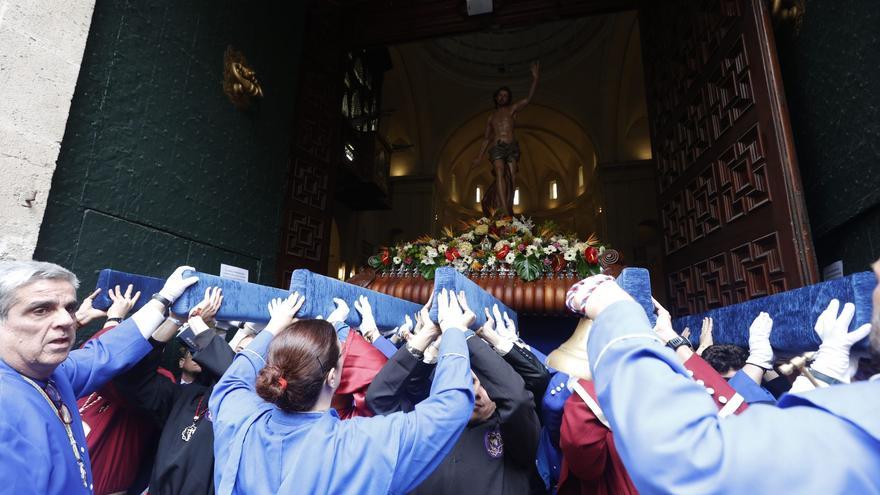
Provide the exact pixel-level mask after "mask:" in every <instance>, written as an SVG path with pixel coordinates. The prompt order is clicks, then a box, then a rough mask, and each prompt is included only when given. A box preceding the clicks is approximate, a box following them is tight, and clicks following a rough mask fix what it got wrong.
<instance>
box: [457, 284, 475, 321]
mask: <svg viewBox="0 0 880 495" xmlns="http://www.w3.org/2000/svg"><path fill="white" fill-rule="evenodd" d="M456 297H457V299H458V305H459V306H460V307H461V310H462V311H464V313H465V316H466V317H468V318H470V319H471V320H472V322H471V325H473V324H474V322H476V321H477V314H476V313H474V312H473V311H472V310H471V308H470V306H468V302H467V298H466V297H465V296H464V291H463V290H460V291H458V294H457V295H456Z"/></svg>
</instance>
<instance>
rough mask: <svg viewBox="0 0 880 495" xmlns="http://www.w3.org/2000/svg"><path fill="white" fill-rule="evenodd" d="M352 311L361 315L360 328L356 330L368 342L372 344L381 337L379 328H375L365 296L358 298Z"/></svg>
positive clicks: (371, 309) (374, 319) (371, 312)
mask: <svg viewBox="0 0 880 495" xmlns="http://www.w3.org/2000/svg"><path fill="white" fill-rule="evenodd" d="M354 309H356V310H357V312H358V313H360V315H361V326H360V327H359V328H358V330H359V331H360V332H361V334H362V335H363V336H364V337H365V338H366V339H367V340H369V341H370V342H373V341H374V340H376V339H377V338H379V336H380V335H381V334H380V333H379V327H378V326H376V318H374V317H373V308H372V306H370V301H369V300H368V299H367V296H358V298H357V300H355V302H354Z"/></svg>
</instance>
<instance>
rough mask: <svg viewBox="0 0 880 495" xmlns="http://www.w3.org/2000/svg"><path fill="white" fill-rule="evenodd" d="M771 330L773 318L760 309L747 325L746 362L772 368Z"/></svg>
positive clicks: (766, 368)
mask: <svg viewBox="0 0 880 495" xmlns="http://www.w3.org/2000/svg"><path fill="white" fill-rule="evenodd" d="M772 330H773V319H772V318H770V315H769V314H767V313H764V312H763V311H762V312H761V313H759V314H758V317H757V318H755V321H753V322H752V325H751V326H750V327H749V358H748V359H746V363H747V364H753V365H755V366H757V367H759V368H763V369H765V370H769V369H773V348H772V347H771V346H770V332H771V331H772Z"/></svg>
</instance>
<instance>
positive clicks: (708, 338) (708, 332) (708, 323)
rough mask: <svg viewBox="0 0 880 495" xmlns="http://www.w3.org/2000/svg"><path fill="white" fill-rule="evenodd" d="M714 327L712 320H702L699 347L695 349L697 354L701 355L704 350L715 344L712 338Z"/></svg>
mask: <svg viewBox="0 0 880 495" xmlns="http://www.w3.org/2000/svg"><path fill="white" fill-rule="evenodd" d="M714 325H715V323H714V321H713V320H712V318H708V317H707V318H703V327H702V328H701V329H700V346H699V347H697V354H700V355H702V354H703V351H705V350H706V348H708V347H709V346H711V345H713V344H714V343H715V341H714V340H713V338H712V328H713V327H714Z"/></svg>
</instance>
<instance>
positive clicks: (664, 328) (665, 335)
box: [651, 297, 678, 342]
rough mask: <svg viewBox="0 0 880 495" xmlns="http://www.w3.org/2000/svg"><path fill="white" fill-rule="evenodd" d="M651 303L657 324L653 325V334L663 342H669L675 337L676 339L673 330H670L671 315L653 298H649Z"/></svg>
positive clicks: (676, 335)
mask: <svg viewBox="0 0 880 495" xmlns="http://www.w3.org/2000/svg"><path fill="white" fill-rule="evenodd" d="M651 302H652V303H654V311H655V312H656V313H657V322H656V323H655V324H654V332H655V333H656V334H657V336H658V337H660V340H662V341H663V342H669V341H670V340H672V339H674V338H675V337H678V334H677V333H675V329H673V328H672V315H670V314H669V311H666V308H664V307H663V306H662V305H661V304H660V303H659V302H657V300H656V299H654V298H653V297H652V298H651Z"/></svg>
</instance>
